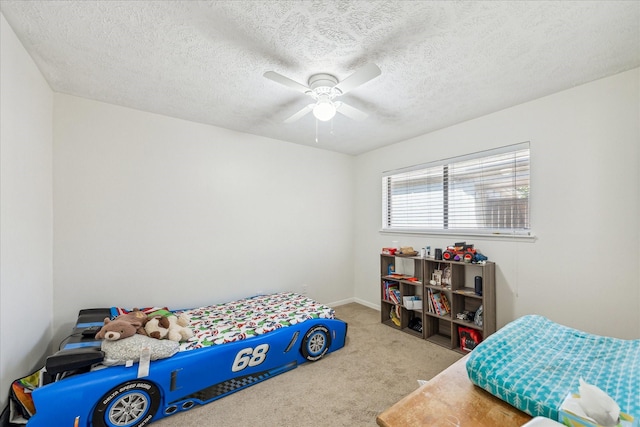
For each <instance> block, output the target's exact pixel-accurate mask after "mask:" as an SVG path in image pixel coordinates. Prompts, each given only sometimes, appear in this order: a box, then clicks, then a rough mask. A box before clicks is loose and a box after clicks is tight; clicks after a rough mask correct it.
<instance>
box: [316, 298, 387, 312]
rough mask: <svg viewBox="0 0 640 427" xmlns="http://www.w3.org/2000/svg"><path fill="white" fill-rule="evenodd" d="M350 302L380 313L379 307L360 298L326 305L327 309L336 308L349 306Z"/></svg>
mask: <svg viewBox="0 0 640 427" xmlns="http://www.w3.org/2000/svg"><path fill="white" fill-rule="evenodd" d="M352 302H355V303H357V304H360V305H364V306H365V307H369V308H373V309H374V310H378V311H380V306H379V305H376V304H372V303H370V302H369V301H365V300H363V299H360V298H347V299H343V300H340V301H335V302H332V303H329V304H327V305H328V306H329V307H337V306H339V305H345V304H350V303H352Z"/></svg>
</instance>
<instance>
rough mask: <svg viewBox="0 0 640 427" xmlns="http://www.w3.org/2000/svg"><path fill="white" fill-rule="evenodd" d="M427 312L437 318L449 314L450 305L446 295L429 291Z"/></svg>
mask: <svg viewBox="0 0 640 427" xmlns="http://www.w3.org/2000/svg"><path fill="white" fill-rule="evenodd" d="M428 294H429V312H430V313H435V314H437V315H438V316H445V315H447V314H449V313H451V305H450V304H449V299H448V298H447V295H446V294H444V293H442V292H440V291H434V290H431V289H429V290H428Z"/></svg>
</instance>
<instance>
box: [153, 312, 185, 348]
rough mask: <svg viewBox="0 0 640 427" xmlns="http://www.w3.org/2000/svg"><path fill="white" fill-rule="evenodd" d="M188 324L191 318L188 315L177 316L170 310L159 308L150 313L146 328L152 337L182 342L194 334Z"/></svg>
mask: <svg viewBox="0 0 640 427" xmlns="http://www.w3.org/2000/svg"><path fill="white" fill-rule="evenodd" d="M187 325H189V318H188V317H187V316H186V315H184V314H181V315H180V316H176V315H175V314H173V313H171V312H170V311H166V310H158V311H155V312H153V313H151V314H149V320H148V321H147V324H146V325H145V330H146V332H147V335H149V336H150V337H152V338H157V339H165V338H166V339H169V340H171V341H176V342H180V341H186V340H188V339H189V338H191V337H192V336H193V331H192V330H191V329H190V328H188V327H187Z"/></svg>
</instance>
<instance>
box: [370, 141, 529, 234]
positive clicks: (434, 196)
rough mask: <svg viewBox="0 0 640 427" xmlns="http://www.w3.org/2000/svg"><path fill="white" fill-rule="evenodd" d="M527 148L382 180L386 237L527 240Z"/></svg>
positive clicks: (435, 165)
mask: <svg viewBox="0 0 640 427" xmlns="http://www.w3.org/2000/svg"><path fill="white" fill-rule="evenodd" d="M529 163H530V160H529V143H528V142H526V143H522V144H516V145H510V146H507V147H501V148H497V149H494V150H489V151H484V152H480V153H474V154H470V155H467V156H462V157H456V158H451V159H446V160H442V161H438V162H432V163H428V164H423V165H419V166H414V167H411V168H406V169H402V170H396V171H390V172H387V173H385V174H384V175H383V177H382V204H383V205H382V210H383V224H382V228H383V230H385V231H414V232H467V233H488V234H496V233H499V234H529V228H530V224H529V191H530V185H529Z"/></svg>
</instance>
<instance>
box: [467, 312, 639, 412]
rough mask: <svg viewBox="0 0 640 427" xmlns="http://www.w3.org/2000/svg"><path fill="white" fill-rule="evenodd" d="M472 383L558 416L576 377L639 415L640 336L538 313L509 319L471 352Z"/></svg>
mask: <svg viewBox="0 0 640 427" xmlns="http://www.w3.org/2000/svg"><path fill="white" fill-rule="evenodd" d="M467 373H468V374H469V378H470V379H471V382H473V383H474V384H476V385H478V386H480V387H481V388H483V389H485V390H486V391H488V392H489V393H491V394H493V395H494V396H496V397H498V398H500V399H502V400H504V401H506V402H507V403H510V404H511V405H512V406H515V407H516V408H518V409H520V410H521V411H524V412H526V413H527V414H529V415H532V416H542V417H547V418H551V419H553V420H557V419H558V410H559V408H560V406H561V404H562V401H563V400H564V398H565V397H566V396H567V395H568V394H569V393H575V392H577V391H578V380H579V379H580V378H581V377H582V378H583V379H584V380H585V381H586V382H587V383H590V384H594V385H596V386H598V387H599V388H601V389H602V390H604V391H605V392H606V393H607V394H608V395H609V396H611V397H612V398H613V399H614V400H615V401H616V403H618V405H619V406H620V409H621V411H622V412H625V413H627V414H630V415H632V416H635V417H640V340H622V339H617V338H612V337H602V336H598V335H593V334H589V333H587V332H583V331H579V330H577V329H573V328H569V327H567V326H563V325H559V324H557V323H555V322H552V321H551V320H549V319H547V318H545V317H542V316H538V315H528V316H523V317H521V318H519V319H517V320H514V321H513V322H511V323H509V324H508V325H506V326H505V327H503V328H502V329H500V330H499V331H497V332H496V333H494V334H493V335H491V336H490V337H488V338H487V339H486V340H485V341H483V342H482V343H480V344H479V345H478V346H477V347H476V348H475V349H474V350H473V351H472V352H471V354H470V355H469V360H468V361H467Z"/></svg>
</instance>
